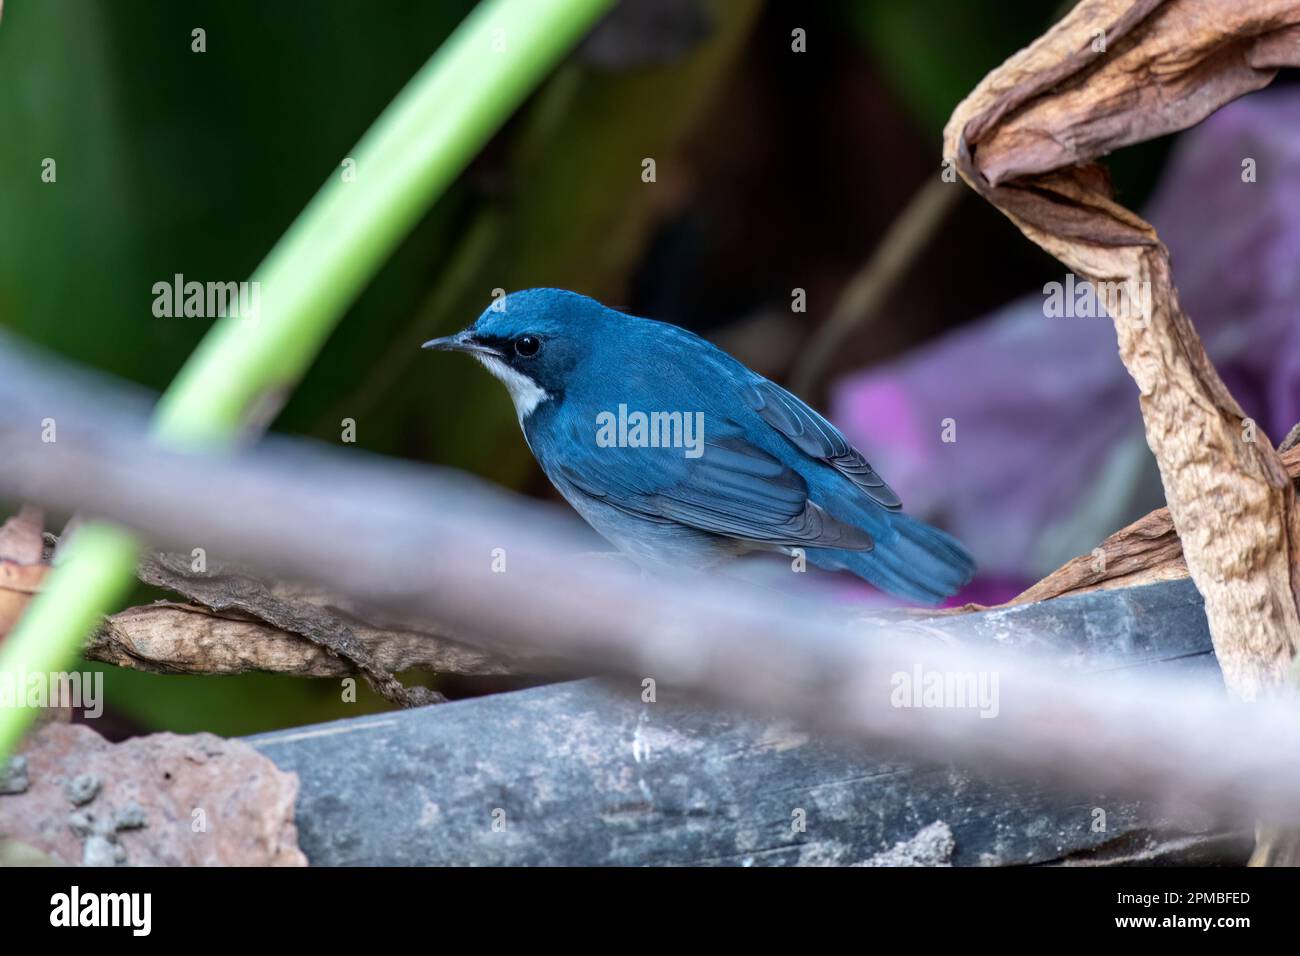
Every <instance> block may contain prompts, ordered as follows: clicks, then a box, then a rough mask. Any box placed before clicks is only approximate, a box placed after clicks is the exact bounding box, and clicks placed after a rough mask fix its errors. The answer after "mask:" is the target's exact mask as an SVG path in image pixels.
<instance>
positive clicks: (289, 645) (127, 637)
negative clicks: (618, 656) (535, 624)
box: [84, 596, 510, 677]
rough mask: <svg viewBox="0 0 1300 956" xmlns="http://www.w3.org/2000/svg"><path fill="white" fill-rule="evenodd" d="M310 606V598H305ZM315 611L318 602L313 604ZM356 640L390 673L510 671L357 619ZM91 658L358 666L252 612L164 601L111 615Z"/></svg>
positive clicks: (285, 668)
mask: <svg viewBox="0 0 1300 956" xmlns="http://www.w3.org/2000/svg"><path fill="white" fill-rule="evenodd" d="M299 600H300V601H302V602H303V603H304V604H309V603H310V602H309V599H308V598H307V597H306V596H302V597H300V598H299ZM313 606H314V605H313ZM350 626H351V628H352V633H353V636H354V637H355V639H356V640H357V641H358V642H359V643H360V644H361V645H362V646H364V647H365V649H366V651H367V653H368V654H369V655H370V659H371V660H372V661H373V663H374V664H375V665H377V666H378V667H381V668H383V669H384V670H385V671H387V672H389V673H396V672H398V671H404V670H411V669H415V668H420V669H427V670H432V671H435V672H437V673H445V674H468V675H489V674H492V675H495V674H507V673H510V668H508V667H507V666H506V665H505V664H504V663H502V662H501V661H499V660H496V659H494V658H492V657H490V656H488V655H487V654H484V653H482V652H480V651H478V650H476V649H474V648H472V647H469V646H466V645H460V644H453V643H452V642H450V641H445V640H440V639H438V638H435V637H432V636H430V635H428V634H420V633H415V632H412V631H396V630H387V629H384V628H379V627H374V626H371V625H369V624H367V623H365V622H362V621H359V620H354V621H353V622H351V625H350ZM84 654H85V656H86V657H88V658H90V659H91V660H97V661H104V662H105V663H108V664H115V665H117V666H118V667H130V668H134V669H136V670H144V671H154V672H157V673H172V674H243V673H245V672H248V671H269V672H274V673H279V674H292V675H294V676H297V677H341V676H344V675H348V674H355V673H357V668H356V667H355V666H354V665H353V664H351V663H350V662H348V661H347V660H346V659H344V658H342V657H340V656H339V655H337V654H334V653H333V652H331V651H330V650H329V649H328V648H325V647H322V646H321V645H320V644H317V643H314V642H313V641H311V640H309V639H307V638H306V637H303V636H302V635H301V634H296V633H293V632H290V631H286V630H281V629H280V628H277V627H273V626H271V625H270V624H267V623H265V622H264V621H260V620H258V619H256V618H254V617H252V616H250V615H235V614H228V613H219V612H216V611H212V610H209V609H208V608H204V607H198V606H196V605H193V604H175V603H172V602H168V601H160V602H158V603H155V604H151V605H148V606H147V607H133V608H128V609H127V610H125V611H122V612H120V613H118V614H113V615H110V616H109V617H108V618H106V619H105V621H104V623H103V625H102V626H101V627H100V629H99V630H98V631H97V632H96V633H95V635H94V636H93V637H92V638H91V640H90V643H89V644H88V645H87V646H86V648H85V650H84Z"/></svg>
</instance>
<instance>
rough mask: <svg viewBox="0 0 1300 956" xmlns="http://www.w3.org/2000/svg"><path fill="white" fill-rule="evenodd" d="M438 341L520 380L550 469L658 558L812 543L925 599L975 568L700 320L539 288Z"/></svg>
mask: <svg viewBox="0 0 1300 956" xmlns="http://www.w3.org/2000/svg"><path fill="white" fill-rule="evenodd" d="M425 347H426V348H437V349H446V350H454V351H465V352H469V353H470V354H472V355H474V356H475V357H476V358H477V359H479V361H481V362H482V363H483V364H484V365H485V366H486V367H487V368H488V370H489V371H491V372H492V373H493V374H494V375H496V376H497V377H498V378H500V379H501V380H502V381H503V382H504V383H505V385H506V387H507V389H508V390H509V392H510V395H511V398H512V399H513V400H514V403H515V408H516V410H517V412H518V414H519V420H520V424H521V425H522V427H523V430H524V436H525V438H526V439H527V441H528V445H529V447H530V448H531V449H532V452H533V454H534V456H535V457H536V458H537V461H538V463H539V464H540V465H541V466H542V469H543V470H544V471H545V472H546V475H547V477H548V478H550V480H551V481H552V483H553V484H554V485H555V486H556V488H557V489H558V490H559V491H560V493H561V494H562V495H564V497H565V498H566V499H567V500H568V501H569V503H570V504H572V505H573V507H574V508H575V509H576V510H577V511H578V513H579V514H581V515H582V516H583V518H585V519H586V520H587V521H588V523H590V524H591V525H592V526H593V527H594V528H595V529H596V530H597V531H599V532H600V533H601V534H602V535H604V536H605V537H606V538H607V539H609V540H610V541H611V542H612V543H613V544H614V545H615V546H616V547H618V548H619V550H621V551H623V552H624V553H626V554H627V555H628V556H629V557H631V558H632V559H633V560H635V561H637V562H638V563H639V564H641V565H643V566H656V565H660V566H670V567H677V568H682V567H705V566H710V565H713V564H717V563H720V562H722V561H724V560H727V559H729V558H732V557H735V556H737V555H739V554H743V553H745V552H749V551H765V550H767V551H784V552H786V553H790V552H791V551H792V550H793V549H796V548H798V549H803V551H804V553H805V554H806V556H807V559H808V561H809V563H811V564H814V565H817V566H818V567H822V568H827V569H832V570H847V571H851V572H852V573H854V574H856V575H858V576H859V577H861V578H864V579H866V580H867V581H870V582H871V583H872V584H874V585H876V586H877V587H879V588H880V589H882V590H884V591H888V592H890V593H892V594H895V595H898V596H900V597H905V598H909V599H911V600H914V601H919V602H922V603H936V602H938V601H940V600H942V599H943V598H944V597H947V596H948V595H951V594H952V593H954V592H955V591H957V590H958V589H959V588H960V587H961V586H962V585H964V584H965V583H966V582H967V581H969V580H970V578H971V575H972V574H973V573H974V562H973V561H972V560H971V558H970V556H969V555H968V554H967V553H966V551H965V549H964V548H962V546H961V545H960V544H959V543H958V542H957V541H956V540H955V539H953V538H952V537H950V536H949V535H947V534H945V533H944V532H942V531H939V530H938V529H936V528H932V527H930V526H929V525H926V524H924V523H923V522H921V521H918V520H916V519H915V518H912V517H909V516H908V515H905V514H903V512H902V511H901V510H900V509H901V504H900V502H899V499H898V496H897V495H895V494H894V492H893V490H892V489H891V488H890V487H889V486H888V485H887V484H886V483H885V482H884V480H883V479H882V478H881V477H880V476H879V475H878V474H876V472H875V470H874V469H872V467H871V466H870V464H868V462H867V461H866V459H865V458H864V457H863V456H862V454H861V453H860V452H858V450H857V449H855V448H853V446H852V445H850V444H849V443H848V441H847V440H846V439H845V437H844V436H843V434H841V433H840V431H839V430H838V429H836V428H835V426H833V425H831V424H830V422H828V421H826V419H824V418H823V417H822V416H821V415H819V414H817V412H815V411H813V410H812V409H811V408H809V407H808V406H807V405H806V404H804V403H803V402H802V401H800V400H799V399H798V398H796V397H795V396H794V395H792V394H790V393H789V392H787V391H786V390H785V389H783V388H781V387H780V386H778V385H775V384H773V383H772V382H770V381H768V380H767V379H765V378H763V377H762V376H761V375H758V374H757V373H755V372H753V371H751V370H749V369H748V368H746V367H745V366H744V365H742V364H741V363H740V362H738V361H736V360H735V359H734V358H732V357H731V356H730V355H727V354H726V353H725V352H723V351H721V350H720V349H718V348H716V347H715V346H713V345H712V344H710V343H709V342H706V341H705V340H704V339H702V338H700V337H699V336H697V335H694V334H693V333H691V332H687V331H686V330H684V329H680V328H678V327H676V326H673V325H668V324H666V323H663V322H655V321H653V320H650V319H642V318H635V317H633V316H629V315H625V314H623V313H621V312H618V311H615V310H614V309H609V308H606V307H605V306H602V305H601V304H600V303H598V302H596V301H595V300H593V299H589V298H587V297H585V296H580V295H577V294H576V293H573V292H566V291H564V290H560V289H530V290H527V291H524V292H516V293H513V294H511V295H509V296H507V297H505V298H504V299H502V300H500V301H499V302H498V303H497V304H496V305H495V306H493V307H491V308H489V309H488V310H487V311H485V312H484V313H483V315H482V316H480V317H479V319H478V321H477V322H475V323H474V325H473V326H471V327H470V328H468V329H466V330H465V331H464V332H461V333H459V334H457V335H454V336H450V337H448V338H445V339H436V340H434V341H433V342H428V343H425Z"/></svg>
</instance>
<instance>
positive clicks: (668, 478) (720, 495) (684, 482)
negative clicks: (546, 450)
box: [553, 422, 873, 551]
mask: <svg viewBox="0 0 1300 956" xmlns="http://www.w3.org/2000/svg"><path fill="white" fill-rule="evenodd" d="M710 425H711V426H712V429H713V432H714V434H711V435H709V436H708V437H707V438H706V440H705V442H704V448H703V454H702V455H701V456H700V457H698V458H686V457H685V456H684V455H683V453H682V449H680V448H596V447H593V446H592V445H591V444H590V443H589V440H587V441H584V440H582V439H583V438H585V437H586V435H583V436H579V435H576V434H575V435H574V436H572V438H573V440H572V441H571V442H570V443H569V445H568V447H567V452H566V454H565V455H564V456H563V461H562V462H561V463H559V464H558V465H557V467H556V471H557V472H558V475H555V476H553V477H558V478H560V479H562V480H563V481H565V482H567V483H568V484H569V485H570V486H572V487H573V488H575V489H576V490H578V491H580V492H582V493H583V494H584V495H587V496H588V497H591V498H594V499H597V500H600V501H602V502H604V503H605V504H607V505H610V506H611V507H614V508H617V509H618V510H620V511H622V512H624V513H626V514H630V515H634V516H636V517H639V518H643V519H646V520H650V521H661V522H676V523H677V524H682V525H686V526H688V527H692V528H698V529H699V530H701V531H708V532H711V533H713V534H719V535H726V536H727V537H732V538H741V539H744V540H747V541H754V542H757V543H762V544H767V545H774V546H785V547H818V548H841V549H844V550H848V551H865V550H869V549H870V548H871V547H872V546H873V541H872V538H871V535H870V534H868V533H867V532H866V531H863V530H862V529H860V528H855V527H853V526H852V525H849V524H846V523H844V522H842V521H840V520H839V519H837V518H835V517H834V516H832V515H830V514H829V513H827V512H826V511H824V510H822V508H820V507H819V506H818V505H816V504H814V503H813V502H812V501H811V500H809V498H808V485H807V483H806V482H805V481H804V479H803V478H802V477H801V476H800V475H799V474H798V473H797V472H795V471H793V470H791V469H790V468H787V467H786V466H785V465H784V464H782V463H781V462H780V461H779V460H777V459H776V458H775V457H773V456H772V455H769V454H768V453H767V452H765V451H763V450H762V449H761V448H758V447H756V446H755V445H753V444H751V443H750V442H748V441H746V440H745V438H744V435H743V432H742V430H741V429H740V427H739V426H736V425H734V424H732V423H729V422H710ZM587 434H588V435H589V432H588V433H587Z"/></svg>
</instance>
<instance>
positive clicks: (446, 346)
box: [420, 329, 501, 358]
mask: <svg viewBox="0 0 1300 956" xmlns="http://www.w3.org/2000/svg"><path fill="white" fill-rule="evenodd" d="M420 348H422V349H433V350H434V351H436V352H470V353H474V352H477V353H478V354H479V355H494V356H496V357H497V358H500V357H501V353H500V352H498V351H497V350H496V349H494V348H492V347H490V346H487V345H484V344H483V343H482V342H480V341H478V339H476V338H474V335H473V333H471V332H470V330H469V329H465V330H464V331H463V332H457V333H456V334H455V335H447V336H444V337H443V338H440V339H430V340H429V341H428V342H425V343H424V344H423V345H421V346H420Z"/></svg>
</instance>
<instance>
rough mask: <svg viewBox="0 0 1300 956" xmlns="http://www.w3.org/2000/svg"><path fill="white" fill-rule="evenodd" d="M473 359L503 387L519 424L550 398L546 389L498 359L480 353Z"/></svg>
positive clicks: (476, 353)
mask: <svg viewBox="0 0 1300 956" xmlns="http://www.w3.org/2000/svg"><path fill="white" fill-rule="evenodd" d="M474 357H475V358H476V359H478V360H479V361H480V362H482V363H483V367H484V368H485V369H487V370H488V371H489V372H491V373H492V374H493V375H495V376H496V377H497V378H499V379H500V380H501V382H502V383H503V384H504V385H505V387H506V391H508V392H509V393H510V399H511V401H513V402H514V403H515V413H516V414H517V415H518V416H519V421H520V422H522V421H523V420H524V419H525V418H527V417H528V416H529V415H531V414H532V413H533V411H534V409H536V408H537V406H538V405H540V404H542V402H544V401H546V400H547V399H548V398H550V397H551V395H550V393H549V392H548V391H546V389H544V388H542V387H541V386H540V385H538V384H537V383H536V382H534V381H533V380H532V379H531V378H529V377H528V376H527V375H524V374H523V373H522V372H517V371H515V370H514V369H512V368H511V367H510V366H509V365H507V364H506V363H505V362H503V361H501V360H500V359H499V358H497V357H495V356H493V355H484V354H483V353H482V352H475V353H474Z"/></svg>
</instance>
